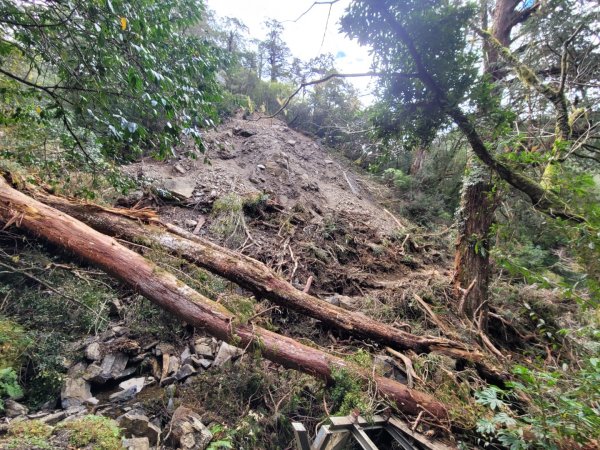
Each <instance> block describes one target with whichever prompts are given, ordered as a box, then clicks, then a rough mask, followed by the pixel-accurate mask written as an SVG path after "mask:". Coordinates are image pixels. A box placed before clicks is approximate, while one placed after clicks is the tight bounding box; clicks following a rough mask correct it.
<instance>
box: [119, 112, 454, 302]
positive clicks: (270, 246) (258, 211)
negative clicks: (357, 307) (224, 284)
mask: <svg viewBox="0 0 600 450" xmlns="http://www.w3.org/2000/svg"><path fill="white" fill-rule="evenodd" d="M205 142H206V145H207V149H208V151H207V153H206V158H207V160H204V159H192V158H188V157H186V156H185V149H183V150H181V151H180V152H179V153H180V155H179V156H178V157H177V158H173V159H171V160H168V161H163V162H160V161H156V160H154V159H150V158H148V159H145V160H143V161H141V162H139V163H136V164H132V165H130V166H128V167H127V168H126V171H127V173H129V174H131V175H134V176H137V177H138V178H143V179H145V180H147V182H148V185H149V186H152V189H153V190H154V192H158V193H159V194H161V197H162V198H163V199H164V198H165V197H166V198H169V196H171V195H173V196H174V197H175V198H177V200H178V201H176V202H169V201H167V202H166V203H164V204H162V206H161V207H160V208H159V211H160V214H161V215H162V216H163V217H164V218H165V219H166V220H168V221H171V222H174V223H176V224H179V225H182V226H185V227H187V228H188V229H190V230H195V232H196V233H198V234H201V235H204V236H207V237H209V238H211V239H212V240H214V241H216V242H219V243H222V244H225V245H228V246H229V247H231V248H235V249H239V250H241V251H243V252H244V253H247V254H249V255H251V256H253V257H255V258H257V259H260V260H261V261H263V262H265V263H267V264H268V265H269V266H270V267H272V268H275V269H276V270H277V271H278V272H279V273H281V274H283V275H285V276H286V277H287V278H288V279H289V280H290V281H292V283H294V284H295V285H296V286H297V287H299V288H303V287H304V286H305V285H306V283H307V282H308V280H309V279H311V277H312V288H313V289H314V290H315V292H318V293H323V294H330V295H331V294H334V293H338V294H345V295H361V296H364V295H365V293H366V292H367V291H368V290H370V289H377V290H381V288H387V287H394V286H396V285H397V284H398V283H402V282H401V280H405V279H406V278H419V277H422V278H425V279H427V278H430V277H431V274H432V273H433V272H437V273H438V274H439V273H440V272H445V271H446V269H445V268H446V267H448V266H447V260H446V258H445V257H444V256H443V253H444V252H442V251H440V250H439V249H437V250H436V249H434V248H433V247H432V246H431V245H430V244H428V246H426V248H421V246H419V244H418V243H417V240H418V239H415V237H414V235H411V233H413V231H414V227H413V226H412V224H410V223H409V222H408V221H407V220H405V219H401V220H400V219H399V218H398V217H395V216H394V215H393V214H392V213H391V212H389V211H388V210H386V209H385V208H384V207H383V206H382V205H381V203H380V202H385V201H386V200H387V199H389V198H391V197H392V196H393V193H392V192H391V191H390V189H389V188H387V187H386V186H384V185H382V184H380V183H377V182H376V181H373V180H372V179H369V177H368V176H367V175H364V174H359V173H357V171H356V170H355V169H353V168H352V167H351V165H350V164H349V163H348V162H347V161H345V160H344V159H343V158H341V157H337V156H336V155H335V154H333V153H332V152H331V151H328V150H327V149H326V148H324V147H323V146H322V145H320V144H319V143H318V142H315V141H314V140H313V139H311V138H309V137H307V136H304V135H302V134H300V133H298V132H295V131H293V130H291V129H290V128H289V127H287V126H286V125H285V124H284V123H283V122H281V121H279V120H275V119H269V120H261V121H252V120H244V119H242V118H233V119H231V120H229V121H227V122H225V123H224V124H222V125H221V126H219V127H218V128H217V129H216V130H214V131H210V132H208V133H207V134H206V135H205ZM166 191H168V192H166ZM140 194H141V193H138V195H137V196H134V197H133V198H130V199H129V200H128V201H127V202H126V203H128V204H129V206H131V205H132V204H134V203H137V204H138V205H142V204H144V205H148V206H156V200H157V199H156V196H155V195H154V196H153V195H146V196H144V197H143V198H141V197H140ZM182 206H183V207H182ZM198 222H200V224H199V223H198ZM409 230H413V231H409ZM424 264H427V265H428V266H429V267H427V269H426V270H425V269H424ZM432 264H433V266H432ZM423 272H425V273H423Z"/></svg>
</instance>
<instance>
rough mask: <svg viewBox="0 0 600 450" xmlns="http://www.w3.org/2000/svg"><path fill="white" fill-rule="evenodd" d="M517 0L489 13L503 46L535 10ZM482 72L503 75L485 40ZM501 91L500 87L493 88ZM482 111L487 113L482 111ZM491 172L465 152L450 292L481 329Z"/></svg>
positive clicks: (501, 0) (501, 1) (492, 201)
mask: <svg viewBox="0 0 600 450" xmlns="http://www.w3.org/2000/svg"><path fill="white" fill-rule="evenodd" d="M520 3H521V1H519V0H497V1H496V3H495V5H494V10H493V12H492V31H491V33H492V35H493V36H494V38H496V39H497V40H498V41H499V42H500V43H501V44H502V45H503V46H505V47H508V46H509V45H510V42H511V38H510V34H511V31H512V29H513V28H514V27H515V26H516V25H517V24H518V23H521V22H523V21H525V20H527V18H528V17H529V16H530V15H531V14H532V13H533V12H535V11H536V10H537V8H538V5H537V3H536V4H534V5H533V6H531V7H529V8H526V9H524V10H520V11H516V10H515V8H516V7H517V6H518V5H519V4H520ZM487 17H488V0H483V1H482V4H481V18H482V20H481V21H482V28H483V29H486V28H487V22H488V19H487ZM484 52H485V54H486V58H485V68H484V69H485V72H486V73H487V74H489V75H490V76H491V78H492V80H493V81H494V82H498V81H501V80H502V78H504V77H505V76H506V74H507V71H506V69H505V68H504V65H503V64H502V60H501V58H500V53H499V51H498V49H497V48H495V47H494V46H491V45H489V44H488V43H487V42H484ZM496 89H499V87H496ZM482 113H483V114H485V111H482ZM492 188H493V183H492V181H491V173H490V171H489V170H486V169H484V166H483V165H482V164H481V163H480V162H479V160H478V159H477V157H476V156H475V155H474V154H473V153H471V152H469V157H468V162H467V174H466V175H465V177H464V180H463V189H462V194H461V206H460V209H459V211H458V214H457V216H458V217H457V221H458V238H457V242H456V253H455V258H454V291H455V296H456V298H458V299H460V300H459V305H458V306H459V309H460V312H462V313H464V314H465V315H466V316H467V317H468V318H469V319H472V320H475V321H477V322H479V320H481V322H480V324H481V325H482V327H483V328H484V329H485V325H486V322H487V309H488V306H487V298H488V284H489V277H490V261H489V241H488V237H489V233H490V227H491V225H492V223H493V216H494V212H495V210H496V204H497V202H496V194H495V193H494V192H493V189H492Z"/></svg>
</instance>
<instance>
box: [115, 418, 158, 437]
mask: <svg viewBox="0 0 600 450" xmlns="http://www.w3.org/2000/svg"><path fill="white" fill-rule="evenodd" d="M117 423H118V424H119V427H121V428H122V429H123V433H124V434H125V436H126V437H138V438H146V439H148V442H149V444H150V445H156V444H157V443H158V440H159V438H160V428H159V427H157V426H156V425H154V424H153V423H151V422H150V420H149V419H148V417H147V416H145V415H144V414H141V413H139V412H137V411H129V412H127V413H125V414H123V415H122V416H119V417H118V418H117Z"/></svg>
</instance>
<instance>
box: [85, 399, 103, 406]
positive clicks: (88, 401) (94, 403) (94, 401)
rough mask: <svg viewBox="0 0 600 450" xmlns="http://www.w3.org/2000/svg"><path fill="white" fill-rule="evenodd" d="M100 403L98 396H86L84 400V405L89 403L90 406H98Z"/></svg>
mask: <svg viewBox="0 0 600 450" xmlns="http://www.w3.org/2000/svg"><path fill="white" fill-rule="evenodd" d="M99 403H100V400H98V399H97V398H96V397H90V398H86V399H85V400H84V401H83V404H84V405H88V406H96V405H98V404H99Z"/></svg>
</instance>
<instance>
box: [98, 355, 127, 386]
mask: <svg viewBox="0 0 600 450" xmlns="http://www.w3.org/2000/svg"><path fill="white" fill-rule="evenodd" d="M128 361H129V357H128V356H127V355H126V354H125V353H121V352H117V353H110V354H108V355H106V356H105V357H104V359H103V360H102V364H101V365H100V368H101V369H102V372H101V375H100V379H101V380H102V379H103V380H104V382H106V381H108V380H116V379H117V378H121V377H122V376H123V375H124V374H123V372H124V371H125V368H126V367H127V362H128Z"/></svg>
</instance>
